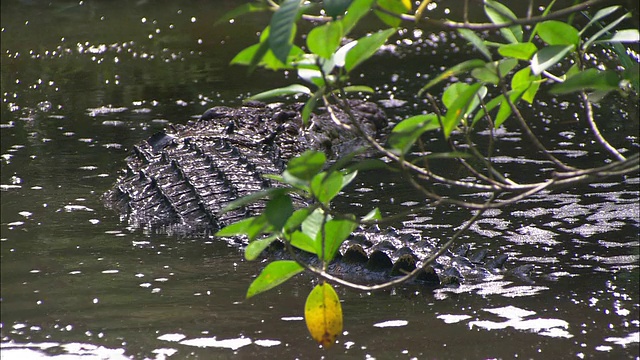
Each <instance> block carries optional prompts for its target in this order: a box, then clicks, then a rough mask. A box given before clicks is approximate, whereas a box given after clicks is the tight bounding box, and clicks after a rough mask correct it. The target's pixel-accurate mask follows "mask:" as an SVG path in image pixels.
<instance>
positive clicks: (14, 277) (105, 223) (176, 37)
mask: <svg viewBox="0 0 640 360" xmlns="http://www.w3.org/2000/svg"><path fill="white" fill-rule="evenodd" d="M1 6H2V14H1V17H2V92H3V104H2V112H1V116H2V119H1V121H0V131H1V134H2V135H1V136H2V142H1V144H0V150H1V151H0V153H1V160H0V161H1V164H2V165H1V166H2V168H1V170H2V171H1V175H0V186H1V190H2V192H1V196H2V202H1V210H2V211H1V224H0V229H1V232H2V233H1V236H0V245H1V260H2V262H1V266H2V272H1V276H2V279H1V280H2V281H1V283H2V285H1V295H0V296H1V306H2V319H1V323H0V324H1V328H0V333H1V338H2V340H1V341H2V342H1V343H0V346H1V347H0V349H1V352H2V358H3V359H5V358H6V359H24V358H34V357H38V356H39V357H44V358H46V357H53V358H55V357H56V356H57V355H65V354H66V355H72V356H75V357H76V358H80V357H82V356H87V357H91V356H93V357H94V358H114V359H117V358H140V359H141V358H150V359H162V358H167V357H170V358H205V359H208V358H231V357H240V358H251V357H256V358H265V357H276V356H278V357H284V358H295V357H300V358H309V357H321V356H323V355H326V356H327V357H330V358H333V357H340V358H343V357H344V358H365V357H367V356H370V357H375V358H380V359H385V358H405V357H406V358H513V357H515V356H518V357H524V358H540V357H543V356H544V357H549V358H569V357H571V358H575V357H579V358H585V357H588V358H629V357H634V356H637V355H638V343H639V342H640V320H639V317H640V316H639V311H640V308H639V305H638V300H639V285H638V283H639V280H640V279H638V277H639V275H638V274H639V272H638V259H639V254H638V248H639V244H638V228H639V215H638V177H633V176H631V177H628V178H625V179H617V178H616V179H609V180H606V181H604V182H602V183H598V184H593V185H590V186H584V187H581V188H575V189H567V190H566V191H564V192H560V193H555V194H544V195H542V196H538V197H533V198H531V199H528V200H527V201H523V202H521V203H519V204H516V205H515V206H513V207H510V208H508V209H503V210H502V211H498V210H497V211H492V212H489V213H487V215H486V216H485V217H484V218H483V219H481V220H480V221H479V222H478V223H477V224H476V225H475V226H474V227H473V228H472V229H471V231H470V232H469V233H468V234H467V236H466V238H465V240H466V241H468V242H470V243H471V244H472V246H473V247H474V248H477V247H484V248H487V249H488V250H489V251H490V252H491V253H493V254H500V253H506V254H508V255H509V256H510V260H509V264H508V267H512V268H513V267H516V266H519V265H523V264H532V265H534V270H533V272H532V275H531V277H530V278H521V277H517V276H512V275H509V274H504V275H499V276H496V277H494V278H491V279H488V280H487V281H484V282H481V283H479V284H473V283H472V284H463V285H462V286H460V287H458V288H439V289H425V288H421V287H416V286H407V287H403V288H397V289H394V290H391V291H387V292H382V293H374V294H362V293H356V292H353V291H347V290H345V289H339V292H340V297H341V298H342V299H343V300H344V303H343V309H344V313H345V332H344V334H343V335H342V336H341V337H340V338H339V343H338V344H337V345H336V346H335V347H334V348H333V349H331V350H329V351H324V350H321V349H318V348H317V346H316V345H315V344H314V343H313V342H312V341H311V340H310V338H309V336H308V335H307V331H306V327H305V325H304V322H303V321H302V318H301V314H302V309H303V304H304V300H305V297H306V295H307V293H308V290H309V288H310V285H311V283H312V282H313V279H312V278H310V277H309V276H307V275H304V276H299V277H297V278H295V279H294V281H292V282H291V283H287V284H286V285H285V286H281V287H279V288H278V289H276V290H274V291H271V292H268V293H265V294H262V295H260V296H258V297H257V298H253V299H250V300H245V299H244V295H245V292H246V289H247V287H248V284H249V283H250V281H251V279H252V277H253V276H255V274H256V273H257V272H258V271H259V270H260V269H261V268H262V266H263V264H261V263H253V262H246V261H243V260H242V256H241V253H240V251H239V250H238V249H237V248H235V247H230V246H229V245H227V244H225V243H221V242H219V241H216V240H215V239H210V238H202V237H193V238H192V237H173V236H167V235H164V234H155V233H152V232H148V231H143V230H140V229H132V228H129V227H128V226H127V224H126V223H123V222H121V221H120V219H119V218H118V216H117V214H114V213H111V212H109V211H107V210H105V209H104V208H103V205H102V202H101V200H100V196H101V194H102V193H103V192H104V191H105V190H107V189H108V188H109V187H110V186H111V185H112V184H113V183H114V181H115V178H116V176H117V174H118V171H119V169H120V168H122V167H123V164H124V162H123V159H124V157H125V156H126V154H127V150H128V149H129V148H130V147H131V146H132V144H135V143H136V142H138V141H140V140H141V139H144V138H146V137H148V136H149V135H151V134H152V133H153V132H155V131H157V130H159V129H161V128H163V127H164V126H166V125H167V124H168V123H170V122H184V121H186V120H188V119H189V118H192V117H194V116H197V114H200V113H202V111H203V110H204V109H206V108H207V107H210V106H213V105H215V104H222V103H225V104H237V103H239V101H240V99H241V98H243V97H244V96H246V95H248V94H250V93H256V92H259V91H262V90H264V89H266V88H270V87H273V86H277V85H279V84H284V80H283V79H282V78H281V76H280V75H279V74H274V73H268V72H256V73H255V74H254V75H252V76H251V77H250V78H247V77H246V76H245V74H246V69H244V68H234V67H228V66H227V64H228V61H229V60H230V59H231V58H232V56H233V55H234V54H235V53H237V52H238V51H239V50H241V49H242V48H244V47H246V46H248V45H250V44H251V43H253V41H254V40H255V39H254V36H255V32H256V31H259V30H261V27H262V26H263V25H264V23H265V22H264V21H265V19H264V18H260V17H255V18H253V19H252V21H238V22H235V23H234V24H228V25H224V26H220V27H213V25H212V24H213V20H214V19H216V18H217V17H218V16H219V15H220V14H222V13H223V12H224V11H226V10H229V9H230V8H232V7H234V6H235V2H232V1H218V2H216V3H215V5H212V4H211V3H210V2H202V1H190V2H187V3H186V4H184V3H183V4H180V5H178V4H177V3H175V2H169V1H161V2H148V1H139V2H136V3H135V4H134V3H131V2H124V1H116V2H101V1H95V2H94V1H86V2H80V3H79V2H56V3H55V4H54V5H49V2H43V1H36V0H33V1H14V2H2V5H1ZM441 10H442V6H440V8H439V9H437V10H436V11H441ZM406 35H407V37H408V38H410V39H411V34H409V33H407V34H406ZM415 35H422V34H415ZM449 36H450V35H447V34H434V35H433V36H430V37H428V40H427V41H425V42H423V43H416V42H417V39H414V40H415V41H414V42H413V43H411V44H410V45H409V43H407V42H405V43H402V42H400V43H399V44H397V45H396V46H391V47H389V49H388V52H387V53H383V54H381V55H379V56H378V57H377V58H376V60H375V61H373V62H372V64H371V65H369V67H368V68H363V69H362V72H363V74H364V77H363V79H364V80H365V81H367V82H368V83H370V84H372V85H374V86H375V87H376V88H377V89H378V90H380V91H381V92H382V93H383V94H384V95H383V96H385V95H386V96H389V97H392V96H393V97H395V98H399V99H405V100H410V99H412V95H411V94H412V93H411V91H415V89H413V88H411V87H410V86H409V85H410V82H411V79H412V78H413V77H416V76H419V77H424V76H428V74H429V73H430V69H431V71H436V70H434V69H437V68H439V67H440V66H446V65H447V61H450V59H451V58H452V57H455V56H460V54H461V53H466V52H468V51H469V49H467V48H464V47H462V48H460V47H451V48H444V49H443V48H442V47H439V45H440V44H441V43H445V42H446V41H447V40H450V38H449ZM435 50H438V51H437V52H435ZM431 51H434V52H435V55H434V58H433V64H431V67H430V68H425V67H424V64H423V63H421V62H418V60H416V59H418V56H416V55H421V56H422V55H424V54H429V53H430V52H431ZM399 59H400V60H401V61H403V64H406V66H404V68H403V73H398V74H395V73H389V72H388V71H387V70H386V69H393V68H396V67H397V66H396V65H394V64H397V61H398V60H399ZM366 74H376V76H375V77H371V75H368V76H367V75H366ZM404 82H406V83H404ZM396 86H397V88H395V87H396ZM611 101H612V103H611V104H613V105H611V104H609V106H602V107H600V108H599V109H597V110H598V111H599V114H601V116H603V117H607V118H610V119H612V120H611V122H610V123H609V124H608V125H606V126H604V130H605V131H606V132H607V133H606V135H607V136H610V137H611V138H612V140H613V141H614V142H616V143H617V144H621V145H620V146H621V147H627V148H632V147H637V146H638V140H637V137H636V136H631V137H626V138H624V137H621V136H620V134H637V127H638V123H637V120H636V121H634V119H637V117H638V114H637V105H635V104H631V105H630V104H628V103H626V102H624V101H623V100H620V99H613V100H611ZM539 105H540V104H539ZM420 106H423V104H418V108H419V107H420ZM542 108H543V109H544V110H542V113H539V114H531V115H535V118H536V119H538V120H539V121H538V122H536V123H535V124H534V125H535V127H536V131H539V132H541V133H548V134H549V135H554V136H549V137H547V139H548V141H551V142H556V143H558V144H559V143H562V144H565V145H562V146H564V147H565V148H566V151H565V152H563V153H561V154H559V156H563V157H566V158H567V159H570V160H571V161H574V162H576V163H580V162H581V161H585V162H588V161H590V159H589V158H588V157H587V156H585V154H586V152H584V150H580V148H584V147H586V148H587V149H586V150H589V149H588V148H589V146H590V143H589V140H588V138H587V137H586V135H584V134H579V133H578V134H576V133H575V132H574V130H573V129H572V126H571V123H567V122H565V121H561V122H560V123H559V124H557V123H554V122H552V121H551V119H555V118H560V119H564V118H565V117H566V115H564V114H571V113H572V112H573V111H574V110H575V109H573V105H572V104H571V103H569V102H566V103H565V102H559V103H549V104H546V106H542ZM395 111H396V112H397V113H398V114H401V113H402V112H403V111H405V110H403V109H397V110H395ZM406 111H407V112H412V111H415V110H413V109H408V110H406ZM555 134H560V136H555ZM616 134H618V135H616ZM616 136H617V137H616ZM520 137H521V136H520V134H519V133H518V132H517V131H516V130H514V129H504V132H503V133H501V134H500V139H501V140H500V141H503V142H507V143H508V142H513V143H514V144H516V145H518V144H519V140H520ZM479 141H482V140H479ZM510 151H514V152H513V153H511V152H505V153H501V154H498V155H499V156H501V157H500V158H499V159H502V161H503V162H504V164H505V166H518V167H519V169H522V168H523V167H524V168H525V169H526V166H527V164H526V163H524V162H523V161H522V160H518V158H517V157H516V153H520V152H522V153H526V152H527V149H526V148H525V149H520V148H518V146H514V149H511V150H510ZM535 165H536V166H538V165H539V164H535ZM445 166H447V165H445ZM517 175H519V174H517ZM522 175H523V176H526V171H524V172H523V173H522ZM372 178H373V177H363V180H360V182H358V183H355V184H354V186H353V188H352V191H350V192H349V193H348V194H346V196H345V197H346V201H345V204H348V205H353V206H355V207H356V208H358V207H362V208H363V209H366V208H367V207H369V206H371V205H372V204H374V205H375V206H379V207H380V208H381V209H382V210H383V211H384V212H385V213H386V214H393V213H397V212H400V211H402V210H404V209H406V208H408V207H410V206H413V205H414V204H415V203H416V202H417V201H419V200H417V199H416V194H415V193H414V192H413V190H412V189H411V188H409V187H407V186H405V185H403V184H402V183H400V182H398V180H397V179H393V178H388V179H385V178H384V177H378V176H376V177H375V180H374V179H372ZM380 190H382V191H387V190H392V192H389V196H387V197H384V198H382V197H378V196H377V195H378V194H379V193H380ZM363 211H364V210H363ZM465 216H466V215H465V214H461V213H459V212H456V211H455V210H454V209H444V210H443V209H439V210H438V212H435V211H431V210H425V211H424V212H422V213H417V214H413V215H412V216H411V217H409V218H408V219H406V220H405V221H404V222H399V223H397V224H394V225H395V226H398V227H399V226H411V227H415V228H418V229H421V231H422V232H423V236H425V237H430V238H436V239H437V238H440V237H442V234H443V233H448V232H449V231H451V229H452V228H453V227H455V226H458V224H460V223H461V222H462V221H464V219H465ZM72 358H73V357H72ZM82 358H84V357H82Z"/></svg>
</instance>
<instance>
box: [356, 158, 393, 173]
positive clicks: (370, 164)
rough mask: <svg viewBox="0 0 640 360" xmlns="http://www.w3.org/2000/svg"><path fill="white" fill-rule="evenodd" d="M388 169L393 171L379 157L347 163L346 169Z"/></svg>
mask: <svg viewBox="0 0 640 360" xmlns="http://www.w3.org/2000/svg"><path fill="white" fill-rule="evenodd" d="M380 169H384V170H389V171H394V169H393V168H391V167H390V166H389V165H388V164H387V163H385V162H384V161H382V160H380V159H364V160H360V161H358V162H356V163H355V164H352V165H349V167H348V168H347V171H356V170H358V171H366V170H380Z"/></svg>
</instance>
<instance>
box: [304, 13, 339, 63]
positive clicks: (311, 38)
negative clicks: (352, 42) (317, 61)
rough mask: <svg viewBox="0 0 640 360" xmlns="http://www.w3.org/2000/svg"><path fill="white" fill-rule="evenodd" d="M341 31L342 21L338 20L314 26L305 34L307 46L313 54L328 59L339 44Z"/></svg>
mask: <svg viewBox="0 0 640 360" xmlns="http://www.w3.org/2000/svg"><path fill="white" fill-rule="evenodd" d="M342 31H343V29H342V23H341V22H340V21H331V22H328V23H326V24H324V25H322V26H318V27H315V28H313V29H312V30H311V31H310V32H309V34H308V35H307V47H308V48H309V50H310V51H311V52H313V53H314V54H318V55H319V56H321V57H323V58H325V59H329V58H331V56H332V55H333V52H334V51H335V50H336V49H337V48H338V46H340V40H342Z"/></svg>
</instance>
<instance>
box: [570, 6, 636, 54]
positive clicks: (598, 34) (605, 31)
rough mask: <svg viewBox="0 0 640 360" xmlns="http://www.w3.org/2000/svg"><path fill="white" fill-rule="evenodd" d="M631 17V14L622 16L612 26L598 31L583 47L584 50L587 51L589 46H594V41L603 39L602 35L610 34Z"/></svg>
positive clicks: (609, 25) (608, 25)
mask: <svg viewBox="0 0 640 360" xmlns="http://www.w3.org/2000/svg"><path fill="white" fill-rule="evenodd" d="M630 16H631V13H626V14H624V15H622V16H620V17H619V18H617V19H616V20H614V21H613V22H611V23H610V24H607V26H605V27H603V28H602V29H600V31H598V32H597V33H595V34H594V35H593V36H591V37H590V38H589V40H587V41H586V42H585V43H584V44H583V45H582V50H583V51H586V50H587V49H588V48H589V46H591V44H593V42H594V41H596V40H598V39H600V37H602V35H604V34H606V33H608V32H609V30H611V29H613V28H614V27H616V26H618V24H619V23H620V22H621V21H622V20H624V19H626V18H628V17H630Z"/></svg>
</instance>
